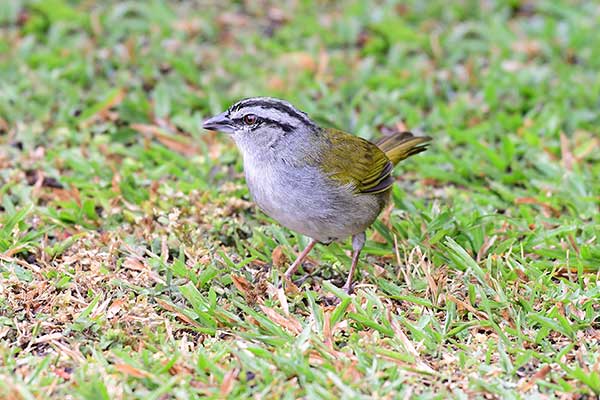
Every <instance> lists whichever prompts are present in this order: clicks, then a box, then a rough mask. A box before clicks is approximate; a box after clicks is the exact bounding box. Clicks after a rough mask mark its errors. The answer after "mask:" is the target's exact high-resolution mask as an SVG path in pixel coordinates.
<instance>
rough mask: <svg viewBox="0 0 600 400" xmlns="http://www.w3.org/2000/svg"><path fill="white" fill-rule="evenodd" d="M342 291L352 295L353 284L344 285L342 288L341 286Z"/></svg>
mask: <svg viewBox="0 0 600 400" xmlns="http://www.w3.org/2000/svg"><path fill="white" fill-rule="evenodd" d="M342 290H344V292H346V293H347V294H353V293H354V285H353V284H345V285H344V286H342Z"/></svg>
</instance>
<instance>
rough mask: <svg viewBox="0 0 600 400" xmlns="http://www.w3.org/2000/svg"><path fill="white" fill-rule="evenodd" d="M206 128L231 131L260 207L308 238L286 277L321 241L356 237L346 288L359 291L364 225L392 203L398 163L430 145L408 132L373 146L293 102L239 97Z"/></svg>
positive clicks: (249, 186)
mask: <svg viewBox="0 0 600 400" xmlns="http://www.w3.org/2000/svg"><path fill="white" fill-rule="evenodd" d="M203 127H204V129H208V130H213V131H220V132H225V133H228V134H230V135H231V137H232V138H233V140H234V141H235V143H236V145H237V147H238V149H239V150H240V152H241V154H242V157H243V160H244V171H245V174H246V181H247V184H248V188H249V190H250V194H251V196H252V198H253V199H254V202H255V203H256V204H257V205H258V206H259V208H260V209H262V210H263V211H264V212H265V213H266V214H267V215H269V216H270V217H271V218H273V219H275V220H276V221H278V222H279V223H280V224H281V225H283V226H285V227H287V228H289V229H291V230H294V231H296V232H299V233H301V234H303V235H306V236H308V237H310V242H309V244H308V245H307V246H306V248H305V249H304V250H303V251H302V252H301V253H300V255H299V256H298V258H297V259H296V260H295V261H294V262H293V263H292V265H291V266H290V267H289V268H288V270H287V271H286V272H285V279H286V280H291V278H292V276H293V274H294V273H295V272H296V270H297V269H298V267H299V266H300V265H301V263H302V261H303V260H304V259H305V258H306V256H307V255H308V253H310V251H311V250H312V248H313V247H314V246H315V244H317V243H322V244H329V243H331V242H333V241H341V240H344V239H346V238H348V237H350V236H352V250H353V254H352V264H351V266H350V272H349V274H348V278H347V280H346V284H345V285H344V290H346V292H348V293H352V292H353V284H352V280H353V276H354V274H355V272H356V266H357V264H358V259H359V255H360V252H361V250H362V249H363V246H364V245H365V230H366V229H367V228H368V227H369V226H370V225H371V224H372V223H373V222H374V221H375V219H377V216H378V215H379V213H380V212H381V210H383V208H384V207H385V206H386V204H387V203H388V201H389V200H390V193H391V191H392V184H393V183H394V178H393V176H392V170H393V169H394V166H395V165H396V164H397V163H398V162H400V161H401V160H403V159H405V158H407V157H410V156H412V155H414V154H417V153H420V152H422V151H424V150H426V148H427V144H428V142H429V141H431V138H430V137H427V136H414V135H413V134H412V133H410V132H402V133H397V134H394V135H391V136H387V137H384V138H383V139H381V140H379V141H378V142H377V143H376V144H374V143H371V142H369V141H367V140H365V139H362V138H359V137H357V136H353V135H351V134H349V133H346V132H343V131H340V130H337V129H333V128H321V127H320V126H318V125H317V124H316V123H315V122H314V121H313V120H311V119H310V118H309V117H308V115H307V114H306V113H304V112H302V111H300V110H298V109H296V108H295V107H294V106H292V105H291V104H290V103H288V102H287V101H284V100H280V99H275V98H270V97H252V98H247V99H243V100H241V101H238V102H237V103H235V104H233V105H232V106H231V107H229V109H227V110H226V111H224V112H223V113H221V114H218V115H216V116H214V117H212V118H209V119H207V120H206V121H204V124H203Z"/></svg>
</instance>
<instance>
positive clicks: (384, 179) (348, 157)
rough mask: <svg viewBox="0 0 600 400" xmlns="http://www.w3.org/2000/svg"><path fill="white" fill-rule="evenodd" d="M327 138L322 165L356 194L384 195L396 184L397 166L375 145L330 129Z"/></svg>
mask: <svg viewBox="0 0 600 400" xmlns="http://www.w3.org/2000/svg"><path fill="white" fill-rule="evenodd" d="M326 136H327V138H328V142H327V145H326V146H327V147H326V149H325V150H326V151H324V152H323V159H322V160H321V165H322V166H323V170H324V171H325V172H326V173H327V174H328V175H329V176H330V177H331V178H332V179H335V180H337V181H339V182H341V183H344V184H351V185H352V186H353V187H354V191H355V192H356V193H380V192H384V191H385V190H387V189H388V188H389V187H390V186H391V185H392V184H393V183H394V180H393V178H392V170H393V168H394V164H393V163H392V162H391V161H390V160H389V159H388V157H387V156H386V155H385V153H384V152H383V151H381V150H380V149H379V148H378V147H377V146H376V145H375V144H373V143H371V142H369V141H367V140H365V139H362V138H359V137H357V136H354V135H350V134H348V133H346V132H343V131H340V130H337V129H331V128H330V129H329V130H328V132H327V135H326Z"/></svg>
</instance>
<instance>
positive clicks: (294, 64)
mask: <svg viewBox="0 0 600 400" xmlns="http://www.w3.org/2000/svg"><path fill="white" fill-rule="evenodd" d="M280 62H281V63H282V64H284V65H285V66H287V67H288V68H290V69H294V70H298V71H308V72H315V71H316V70H317V67H318V63H317V61H315V58H314V57H313V56H312V55H310V54H308V53H305V52H301V51H297V52H291V53H287V54H284V55H282V56H281V57H280Z"/></svg>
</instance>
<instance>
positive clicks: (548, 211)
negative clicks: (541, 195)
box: [515, 197, 560, 217]
mask: <svg viewBox="0 0 600 400" xmlns="http://www.w3.org/2000/svg"><path fill="white" fill-rule="evenodd" d="M515 204H534V205H537V206H540V207H542V210H543V211H544V214H545V216H546V217H551V216H553V217H558V216H560V211H559V210H557V209H556V208H554V207H552V206H551V205H550V204H548V203H544V202H543V201H540V200H538V199H536V198H533V197H519V198H516V199H515Z"/></svg>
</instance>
